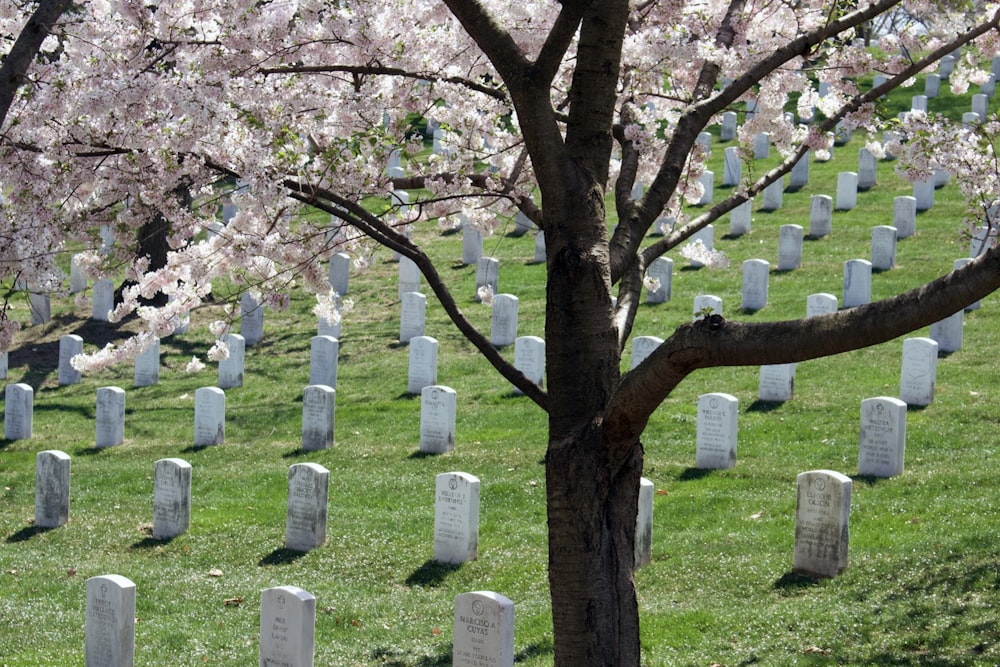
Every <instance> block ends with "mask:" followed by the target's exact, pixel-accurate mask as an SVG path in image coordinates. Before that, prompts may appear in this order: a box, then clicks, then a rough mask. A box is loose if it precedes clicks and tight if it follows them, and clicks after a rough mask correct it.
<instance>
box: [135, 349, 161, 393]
mask: <svg viewBox="0 0 1000 667" xmlns="http://www.w3.org/2000/svg"><path fill="white" fill-rule="evenodd" d="M159 381H160V339H159V338H157V337H155V336H154V337H153V340H152V342H151V343H150V344H149V346H148V347H147V348H146V349H145V350H143V351H142V352H141V353H140V354H139V355H138V356H137V357H136V358H135V370H134V372H133V375H132V385H133V386H135V387H151V386H153V385H155V384H156V383H158V382H159Z"/></svg>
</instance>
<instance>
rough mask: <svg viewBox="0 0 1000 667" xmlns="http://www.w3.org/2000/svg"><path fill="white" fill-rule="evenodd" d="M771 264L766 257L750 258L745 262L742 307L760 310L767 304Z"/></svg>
mask: <svg viewBox="0 0 1000 667" xmlns="http://www.w3.org/2000/svg"><path fill="white" fill-rule="evenodd" d="M770 273H771V265H770V264H769V263H768V262H767V260H766V259H748V260H746V261H745V262H743V291H742V301H741V302H740V308H742V309H743V310H760V309H761V308H764V307H765V306H767V286H768V278H769V277H770Z"/></svg>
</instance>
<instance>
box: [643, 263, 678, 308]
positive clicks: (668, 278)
mask: <svg viewBox="0 0 1000 667" xmlns="http://www.w3.org/2000/svg"><path fill="white" fill-rule="evenodd" d="M646 275H647V276H649V277H650V278H653V279H655V280H657V281H659V283H660V285H659V288H657V289H656V290H651V289H647V290H646V303H666V302H667V301H670V291H671V287H672V285H673V278H674V260H672V259H670V258H669V257H662V256H661V257H657V258H656V259H654V260H653V261H652V262H650V264H649V266H648V267H647V268H646Z"/></svg>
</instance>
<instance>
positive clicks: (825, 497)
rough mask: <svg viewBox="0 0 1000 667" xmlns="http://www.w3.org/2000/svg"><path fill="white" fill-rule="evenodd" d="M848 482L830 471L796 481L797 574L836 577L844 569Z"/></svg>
mask: <svg viewBox="0 0 1000 667" xmlns="http://www.w3.org/2000/svg"><path fill="white" fill-rule="evenodd" d="M851 486H852V482H851V478H850V477H848V476H847V475H842V474H841V473H839V472H834V471H832V470H811V471H809V472H803V473H799V475H798V477H797V478H796V490H797V493H796V500H795V556H794V564H793V567H794V569H795V570H796V571H798V572H801V573H803V574H808V575H812V576H818V577H835V576H837V575H838V574H840V573H841V572H843V570H844V568H845V567H847V545H848V541H849V520H850V517H851Z"/></svg>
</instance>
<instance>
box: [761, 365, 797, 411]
mask: <svg viewBox="0 0 1000 667" xmlns="http://www.w3.org/2000/svg"><path fill="white" fill-rule="evenodd" d="M794 393H795V364H769V365H766V366H761V367H760V380H759V382H758V386H757V398H758V399H760V400H762V401H771V402H783V401H790V400H792V395H793V394H794Z"/></svg>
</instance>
